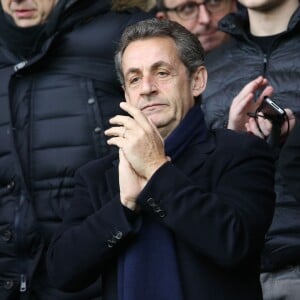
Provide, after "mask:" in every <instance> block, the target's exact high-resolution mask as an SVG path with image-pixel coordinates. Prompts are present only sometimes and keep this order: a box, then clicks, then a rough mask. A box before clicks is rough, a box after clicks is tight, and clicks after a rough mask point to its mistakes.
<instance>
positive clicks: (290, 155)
mask: <svg viewBox="0 0 300 300" xmlns="http://www.w3.org/2000/svg"><path fill="white" fill-rule="evenodd" d="M278 169H279V172H280V174H281V175H282V176H283V180H284V182H285V184H286V185H287V188H288V191H289V192H290V193H291V194H292V195H293V196H294V197H295V198H296V200H297V201H300V123H297V124H296V126H295V127H294V129H293V130H292V132H291V133H290V135H289V137H288V138H287V140H286V142H285V144H284V146H283V148H282V150H281V152H280V156H279V162H278Z"/></svg>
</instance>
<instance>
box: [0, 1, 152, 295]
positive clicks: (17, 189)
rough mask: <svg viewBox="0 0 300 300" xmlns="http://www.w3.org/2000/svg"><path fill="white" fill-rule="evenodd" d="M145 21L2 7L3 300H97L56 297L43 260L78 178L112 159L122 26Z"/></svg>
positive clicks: (63, 5)
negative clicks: (109, 140)
mask: <svg viewBox="0 0 300 300" xmlns="http://www.w3.org/2000/svg"><path fill="white" fill-rule="evenodd" d="M146 17H148V15H146V14H145V13H143V12H141V11H139V10H137V9H131V10H127V11H123V12H119V13H116V12H113V11H111V9H110V1H106V0H101V1H99V0H89V1H87V0H72V1H70V0H59V1H57V0H35V1H33V0H19V1H15V0H1V7H0V24H1V25H0V27H1V30H0V82H1V83H0V141H1V143H0V299H1V300H6V299H13V300H18V299H30V300H46V299H49V300H61V299H70V300H76V299H80V300H87V299H92V298H94V297H96V296H95V295H97V296H98V297H99V295H100V292H99V290H100V283H99V282H98V283H97V284H95V285H94V288H90V289H88V290H86V291H82V292H80V293H76V294H66V293H62V292H60V291H58V290H56V289H54V288H53V287H52V285H51V284H50V283H49V282H48V279H47V275H46V270H45V263H44V253H45V251H46V249H47V246H48V243H49V240H50V238H51V235H52V233H53V232H54V231H55V230H56V229H57V228H58V226H59V224H60V222H61V220H62V218H63V216H64V213H65V211H66V210H67V209H68V206H69V200H70V199H71V198H72V192H73V187H74V181H73V175H74V172H75V170H76V169H77V168H78V167H79V166H81V165H82V164H84V163H86V162H88V161H89V160H92V159H96V158H100V157H102V156H103V155H105V154H107V153H109V152H110V149H109V148H108V147H107V144H106V138H105V136H104V134H103V131H104V129H105V128H107V126H108V118H109V116H111V115H113V114H115V113H116V112H117V111H119V105H118V104H119V102H120V100H121V99H122V97H123V93H122V90H121V88H120V86H119V84H118V80H117V77H116V75H115V70H114V63H113V54H114V52H115V47H116V45H117V42H118V40H119V38H120V35H121V32H122V30H123V29H124V28H125V26H127V25H128V24H131V23H134V22H136V21H138V20H141V19H144V18H146Z"/></svg>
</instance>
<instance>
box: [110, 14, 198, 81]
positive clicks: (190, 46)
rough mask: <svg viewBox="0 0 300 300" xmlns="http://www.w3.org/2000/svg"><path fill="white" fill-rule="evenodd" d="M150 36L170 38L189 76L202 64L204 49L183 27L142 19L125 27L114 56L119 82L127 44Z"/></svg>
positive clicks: (162, 21)
mask: <svg viewBox="0 0 300 300" xmlns="http://www.w3.org/2000/svg"><path fill="white" fill-rule="evenodd" d="M152 37H168V38H172V39H173V40H174V42H175V44H176V47H177V50H178V56H179V58H180V59H181V61H182V63H183V64H184V65H185V66H186V68H187V70H188V72H189V75H190V76H191V75H192V74H194V72H195V71H196V70H197V68H198V67H199V66H201V65H203V64H204V50H203V48H202V45H201V43H200V41H199V40H198V38H197V37H196V36H195V35H194V34H192V33H191V32H189V31H188V30H187V29H185V28H184V27H183V26H182V25H180V24H178V23H176V22H173V21H170V20H165V19H163V20H159V19H157V18H153V19H148V20H143V21H140V22H138V23H135V24H133V25H131V26H129V27H127V28H126V29H125V31H124V32H123V34H122V37H121V40H120V43H119V47H118V50H117V53H116V56H115V65H116V70H117V75H118V77H119V80H120V82H121V84H122V85H123V84H124V76H123V72H122V57H123V53H124V51H125V49H126V48H127V46H128V45H129V44H130V43H132V42H134V41H137V40H144V39H149V38H152Z"/></svg>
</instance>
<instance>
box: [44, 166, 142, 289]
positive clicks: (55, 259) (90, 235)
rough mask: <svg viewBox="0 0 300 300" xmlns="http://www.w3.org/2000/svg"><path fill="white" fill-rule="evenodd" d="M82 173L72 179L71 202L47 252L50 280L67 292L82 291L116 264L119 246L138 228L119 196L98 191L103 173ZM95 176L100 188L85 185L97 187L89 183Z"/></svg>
mask: <svg viewBox="0 0 300 300" xmlns="http://www.w3.org/2000/svg"><path fill="white" fill-rule="evenodd" d="M96 169H97V168H96ZM85 170H86V172H85V171H83V172H81V170H79V171H80V172H77V174H76V176H75V181H76V187H75V192H74V199H73V201H72V204H71V207H70V209H69V210H68V212H67V214H66V216H65V218H64V222H63V225H62V227H61V229H60V230H59V231H58V232H57V234H56V235H55V236H54V237H53V239H52V242H51V244H50V246H49V249H48V253H47V268H48V273H49V277H50V279H51V281H52V283H53V284H54V285H55V286H56V287H57V288H59V289H61V290H63V291H66V292H74V291H77V290H80V289H82V288H85V287H87V286H89V285H90V284H91V283H93V282H94V281H95V280H96V279H97V278H99V276H100V275H101V274H102V273H103V272H104V271H105V269H106V268H110V267H111V266H112V265H113V264H114V263H115V262H116V260H117V256H118V251H119V250H120V248H121V247H122V244H123V243H124V242H125V241H126V240H127V239H130V235H134V234H135V232H136V231H138V230H139V228H140V222H139V218H137V217H133V216H132V214H133V213H132V214H130V213H129V212H128V211H127V210H126V208H124V207H123V206H122V205H121V202H120V199H119V195H116V196H115V197H114V198H113V199H110V197H109V196H106V195H105V193H104V191H103V190H102V191H101V187H102V186H101V182H102V181H101V179H100V178H101V176H99V174H101V173H104V171H103V170H101V169H99V170H98V171H99V172H98V174H96V173H94V172H93V171H91V169H88V168H87V169H85ZM90 171H91V172H90ZM82 173H84V174H82ZM97 176H98V178H99V186H100V188H99V189H98V188H95V187H94V186H90V185H89V184H88V183H87V182H93V183H96V185H98V180H90V178H91V177H94V178H97ZM106 197H107V198H108V199H106Z"/></svg>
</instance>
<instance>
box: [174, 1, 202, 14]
mask: <svg viewBox="0 0 300 300" xmlns="http://www.w3.org/2000/svg"><path fill="white" fill-rule="evenodd" d="M197 10H198V5H197V3H195V2H188V3H186V4H183V5H182V6H180V7H178V13H179V14H181V15H183V16H190V15H192V14H194V13H195V11H197Z"/></svg>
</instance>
